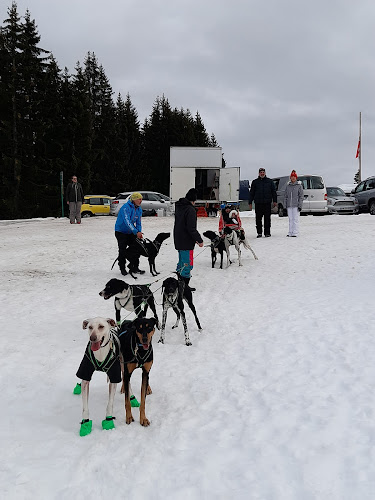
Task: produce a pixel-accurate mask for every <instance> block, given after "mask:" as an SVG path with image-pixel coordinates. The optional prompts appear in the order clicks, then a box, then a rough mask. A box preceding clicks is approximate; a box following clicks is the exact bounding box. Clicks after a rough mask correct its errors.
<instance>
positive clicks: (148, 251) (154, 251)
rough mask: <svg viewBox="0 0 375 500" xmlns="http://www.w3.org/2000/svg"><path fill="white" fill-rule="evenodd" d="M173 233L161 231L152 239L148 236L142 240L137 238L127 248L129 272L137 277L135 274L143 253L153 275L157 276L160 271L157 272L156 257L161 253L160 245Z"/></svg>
mask: <svg viewBox="0 0 375 500" xmlns="http://www.w3.org/2000/svg"><path fill="white" fill-rule="evenodd" d="M170 235H171V233H159V234H158V235H157V236H156V238H155V239H154V240H153V241H151V240H148V239H147V238H145V239H143V240H140V239H135V240H134V241H133V242H132V243H131V244H130V245H129V246H128V248H127V249H126V251H125V256H126V260H128V261H129V264H128V269H129V274H130V276H131V277H132V278H134V279H137V278H136V276H134V274H135V273H136V272H137V271H138V269H137V266H138V262H139V257H140V256H141V255H143V257H147V258H148V263H149V265H150V273H151V274H152V276H157V275H158V274H160V273H158V272H156V268H155V259H156V256H157V255H158V253H159V250H160V247H161V245H162V243H163V241H165V240H166V239H167V238H169V237H170Z"/></svg>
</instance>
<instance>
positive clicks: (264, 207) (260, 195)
mask: <svg viewBox="0 0 375 500" xmlns="http://www.w3.org/2000/svg"><path fill="white" fill-rule="evenodd" d="M253 201H254V203H255V225H256V228H257V233H258V236H257V238H261V237H262V220H263V217H264V236H265V237H266V238H268V237H270V236H271V203H272V202H273V206H274V207H276V206H277V193H276V189H275V184H274V183H273V180H272V179H269V178H268V177H267V176H266V170H265V169H264V168H262V167H261V168H260V169H259V176H258V178H257V179H254V180H253V182H252V183H251V187H250V196H249V208H250V210H252V209H253Z"/></svg>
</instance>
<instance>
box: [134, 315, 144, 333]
mask: <svg viewBox="0 0 375 500" xmlns="http://www.w3.org/2000/svg"><path fill="white" fill-rule="evenodd" d="M141 319H142V318H135V320H134V321H133V326H134V327H135V329H136V330H138V328H139V323H140V320H141Z"/></svg>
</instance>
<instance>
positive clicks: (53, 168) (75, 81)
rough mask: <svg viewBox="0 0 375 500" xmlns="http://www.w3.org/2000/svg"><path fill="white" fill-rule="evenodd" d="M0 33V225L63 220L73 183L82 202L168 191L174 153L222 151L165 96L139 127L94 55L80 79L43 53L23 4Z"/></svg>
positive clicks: (197, 118) (131, 108)
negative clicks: (90, 197)
mask: <svg viewBox="0 0 375 500" xmlns="http://www.w3.org/2000/svg"><path fill="white" fill-rule="evenodd" d="M7 13H8V18H7V19H5V20H4V21H3V25H2V27H1V28H0V154H1V156H0V176H1V177H0V178H1V193H0V195H1V199H0V219H14V218H30V217H47V216H59V215H60V214H61V198H60V172H63V176H64V187H65V186H66V184H67V183H68V182H69V180H70V177H71V176H72V174H77V176H78V179H79V182H81V183H82V185H83V188H84V192H85V194H109V195H115V194H117V193H118V192H121V191H128V190H132V189H149V190H154V191H160V192H162V193H165V194H168V192H169V148H170V146H217V145H218V144H217V142H216V138H215V136H214V134H212V135H211V136H209V135H208V134H207V132H206V129H205V126H204V124H203V121H202V119H201V117H200V115H199V113H198V112H197V113H196V114H195V116H192V114H191V113H190V111H189V110H184V109H183V108H180V109H177V108H174V109H172V108H171V106H170V104H169V102H168V99H167V98H166V97H165V96H164V95H163V96H162V97H157V98H156V99H155V102H154V104H153V107H152V110H151V114H150V116H149V117H148V118H146V119H145V121H144V123H143V125H141V124H140V122H139V119H138V113H137V110H136V108H135V107H134V105H133V104H132V101H131V98H130V95H129V94H128V95H127V96H126V98H125V99H124V98H123V97H122V96H121V94H119V95H118V96H117V99H114V98H113V91H112V88H111V85H110V82H109V80H108V78H107V76H106V74H105V71H104V68H103V66H102V65H101V64H99V62H98V60H97V58H96V57H95V54H94V53H90V52H89V53H88V54H87V57H86V58H85V60H84V62H83V64H81V63H79V62H78V63H77V65H76V67H75V72H74V74H70V73H69V71H68V69H67V68H65V69H64V70H61V69H60V68H59V66H58V63H57V61H56V60H55V59H54V57H53V55H52V54H51V52H50V51H48V50H45V49H43V48H41V47H40V46H39V43H40V38H41V37H40V35H39V33H38V30H37V26H36V23H35V20H33V19H31V16H30V12H29V11H28V10H27V11H26V13H25V15H24V16H23V17H22V18H21V16H20V15H19V14H18V11H17V4H16V3H15V2H13V3H12V6H11V7H10V8H9V9H8V12H7Z"/></svg>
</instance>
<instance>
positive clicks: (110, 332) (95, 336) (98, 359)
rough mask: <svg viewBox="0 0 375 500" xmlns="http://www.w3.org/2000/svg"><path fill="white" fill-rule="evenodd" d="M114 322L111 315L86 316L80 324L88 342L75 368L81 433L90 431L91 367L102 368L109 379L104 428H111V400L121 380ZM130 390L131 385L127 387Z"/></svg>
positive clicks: (84, 434)
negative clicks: (78, 382) (86, 332)
mask: <svg viewBox="0 0 375 500" xmlns="http://www.w3.org/2000/svg"><path fill="white" fill-rule="evenodd" d="M115 326H116V322H115V320H114V319H110V318H101V317H98V318H92V319H86V320H85V321H84V322H83V323H82V328H83V329H84V330H88V331H89V342H88V344H87V346H86V350H85V354H84V356H83V359H82V361H81V364H80V366H79V368H78V371H77V377H78V378H80V379H82V422H81V429H80V435H81V436H86V435H87V434H90V432H91V429H92V420H89V404H88V401H89V385H90V380H91V377H92V374H93V373H94V371H102V372H105V373H106V374H107V376H108V379H109V398H108V404H107V409H106V418H105V419H104V420H103V421H102V427H103V429H106V430H108V429H113V428H114V423H113V419H114V418H115V417H113V402H114V398H115V393H116V386H117V384H118V383H119V382H121V364H120V357H119V355H120V342H119V339H118V336H117V333H116V332H117V330H116V328H115ZM130 390H131V389H130Z"/></svg>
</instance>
